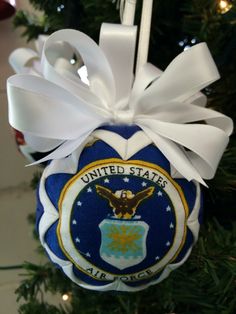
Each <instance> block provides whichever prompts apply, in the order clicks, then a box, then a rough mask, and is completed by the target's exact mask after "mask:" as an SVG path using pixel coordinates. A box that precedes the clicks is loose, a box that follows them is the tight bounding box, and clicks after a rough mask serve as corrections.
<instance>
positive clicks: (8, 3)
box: [0, 0, 16, 20]
mask: <svg viewBox="0 0 236 314" xmlns="http://www.w3.org/2000/svg"><path fill="white" fill-rule="evenodd" d="M15 11H16V1H15V0H0V20H5V19H7V18H8V17H10V16H12V15H13V14H14V13H15Z"/></svg>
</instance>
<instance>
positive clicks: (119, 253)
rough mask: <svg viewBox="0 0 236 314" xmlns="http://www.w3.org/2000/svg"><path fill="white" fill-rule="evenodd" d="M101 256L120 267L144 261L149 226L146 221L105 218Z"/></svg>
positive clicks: (102, 230)
mask: <svg viewBox="0 0 236 314" xmlns="http://www.w3.org/2000/svg"><path fill="white" fill-rule="evenodd" d="M99 228H100V230H101V236H102V237H101V246H100V256H101V258H102V259H103V260H104V261H106V262H107V263H109V264H111V265H112V266H115V267H116V268H118V269H125V268H127V267H131V266H134V265H137V264H139V263H140V262H142V261H143V260H144V259H145V257H146V254H147V248H146V238H147V233H148V230H149V226H148V225H147V224H146V223H145V222H144V221H139V220H124V219H104V220H103V221H102V222H101V223H100V224H99Z"/></svg>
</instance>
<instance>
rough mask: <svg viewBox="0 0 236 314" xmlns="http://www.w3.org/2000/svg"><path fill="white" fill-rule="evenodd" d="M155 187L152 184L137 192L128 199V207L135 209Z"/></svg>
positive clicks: (150, 194)
mask: <svg viewBox="0 0 236 314" xmlns="http://www.w3.org/2000/svg"><path fill="white" fill-rule="evenodd" d="M154 190H155V188H154V187H153V186H151V187H149V188H147V189H145V190H143V191H141V192H138V193H137V194H136V195H135V196H134V197H133V198H132V199H130V200H129V207H130V208H132V209H133V210H135V209H136V208H137V207H138V205H139V204H140V203H141V202H142V201H143V200H145V199H146V198H148V197H150V196H152V194H153V192H154Z"/></svg>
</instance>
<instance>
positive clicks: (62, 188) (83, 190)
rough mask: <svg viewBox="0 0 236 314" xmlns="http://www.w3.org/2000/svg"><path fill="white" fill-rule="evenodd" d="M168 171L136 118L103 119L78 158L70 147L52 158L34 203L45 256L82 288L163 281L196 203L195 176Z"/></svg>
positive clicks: (190, 240) (190, 237) (179, 257)
mask: <svg viewBox="0 0 236 314" xmlns="http://www.w3.org/2000/svg"><path fill="white" fill-rule="evenodd" d="M123 147H126V149H127V151H126V152H125V151H124V152H123V154H122V153H121V151H120V149H122V148H123ZM127 152H129V153H128V154H129V155H130V154H131V156H130V157H129V158H128V159H126V157H127V155H126V156H125V153H127ZM170 174H171V165H170V163H169V162H168V160H167V159H166V158H165V157H164V155H163V154H162V153H161V152H160V151H159V150H158V149H157V148H156V147H155V146H154V145H153V143H152V141H151V140H150V138H148V137H147V136H146V135H145V133H144V132H143V131H142V130H141V129H140V128H138V127H136V126H108V127H106V128H104V127H103V128H101V129H99V130H97V131H95V132H93V134H92V136H91V137H90V139H89V142H88V144H87V145H86V146H85V148H84V150H83V152H82V154H81V155H80V157H79V159H78V152H77V151H76V152H74V153H73V154H72V155H71V156H69V157H67V158H64V159H60V160H54V161H52V162H51V163H50V165H49V166H47V168H46V169H45V171H44V173H43V176H42V178H41V181H40V186H39V190H38V209H37V228H38V231H39V235H40V240H41V243H42V244H43V246H44V247H45V249H46V251H47V254H48V256H49V257H50V259H51V260H52V261H53V262H54V263H55V264H56V265H58V266H59V267H60V268H61V269H62V270H63V271H64V272H65V274H66V275H67V276H68V277H69V278H71V280H73V281H74V282H75V283H77V284H79V285H81V286H83V287H85V288H88V289H94V290H99V291H107V290H119V291H138V290H141V289H144V288H146V287H148V286H149V285H152V284H155V283H158V282H160V281H162V280H163V279H164V278H166V277H167V276H168V274H169V273H170V272H171V271H172V270H173V269H175V268H177V267H179V266H180V265H182V264H183V263H184V261H185V260H186V259H187V257H188V256H189V254H190V252H191V249H192V246H193V244H194V243H195V242H196V240H197V237H198V231H199V219H200V215H201V207H202V206H201V205H202V198H201V191H200V185H199V183H197V182H192V183H190V182H188V181H187V180H185V179H175V180H174V179H173V178H172V177H171V175H170Z"/></svg>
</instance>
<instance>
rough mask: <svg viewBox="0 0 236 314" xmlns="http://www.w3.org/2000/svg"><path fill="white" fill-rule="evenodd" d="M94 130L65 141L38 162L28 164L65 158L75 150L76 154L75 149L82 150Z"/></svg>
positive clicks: (32, 164)
mask: <svg viewBox="0 0 236 314" xmlns="http://www.w3.org/2000/svg"><path fill="white" fill-rule="evenodd" d="M93 131H94V129H90V130H89V131H88V132H86V133H84V134H82V135H81V136H80V137H79V138H78V139H76V140H70V141H66V142H64V143H63V144H62V145H61V146H59V147H58V148H57V149H56V150H54V151H53V152H52V153H50V154H49V155H47V156H46V157H44V158H41V159H40V160H37V161H36V162H34V163H31V164H29V165H26V166H34V165H38V164H40V163H42V162H45V161H49V160H51V159H53V160H55V159H61V158H65V157H67V156H69V155H70V154H71V153H73V152H74V154H75V151H76V150H77V149H78V150H79V151H81V150H82V149H83V147H84V145H85V144H86V142H88V139H89V135H90V134H91V133H92V132H93Z"/></svg>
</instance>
